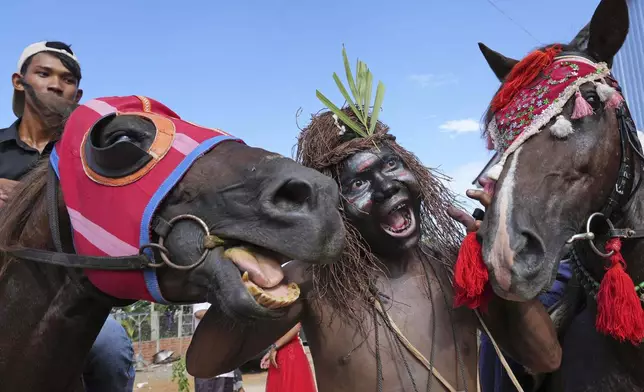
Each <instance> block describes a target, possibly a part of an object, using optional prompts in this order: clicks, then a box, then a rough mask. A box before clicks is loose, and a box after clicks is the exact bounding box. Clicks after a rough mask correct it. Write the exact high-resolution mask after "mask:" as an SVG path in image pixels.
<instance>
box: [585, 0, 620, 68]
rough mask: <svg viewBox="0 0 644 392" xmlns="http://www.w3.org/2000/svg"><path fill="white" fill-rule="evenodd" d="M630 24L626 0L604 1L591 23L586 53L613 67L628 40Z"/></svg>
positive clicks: (598, 7)
mask: <svg viewBox="0 0 644 392" xmlns="http://www.w3.org/2000/svg"><path fill="white" fill-rule="evenodd" d="M628 24H629V20H628V5H627V4H626V0H602V1H601V2H600V3H599V5H598V6H597V9H596V10H595V14H594V15H593V18H592V19H591V21H590V36H589V38H588V48H587V49H586V53H588V54H589V55H591V56H593V57H595V59H596V60H599V61H604V62H606V63H607V64H608V65H609V66H611V65H612V63H613V56H615V54H617V52H618V51H619V49H620V48H621V47H622V45H623V44H624V41H625V40H626V35H627V34H628Z"/></svg>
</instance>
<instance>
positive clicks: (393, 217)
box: [380, 202, 416, 238]
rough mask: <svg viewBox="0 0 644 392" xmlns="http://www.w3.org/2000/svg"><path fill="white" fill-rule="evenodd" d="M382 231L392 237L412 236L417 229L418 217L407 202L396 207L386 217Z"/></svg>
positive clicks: (382, 224)
mask: <svg viewBox="0 0 644 392" xmlns="http://www.w3.org/2000/svg"><path fill="white" fill-rule="evenodd" d="M384 219H385V220H386V222H385V223H381V224H380V226H381V227H382V229H383V230H384V231H385V232H386V233H387V234H389V235H390V236H392V237H397V238H403V237H407V236H409V235H411V234H412V233H413V232H414V230H415V228H416V217H415V216H414V212H413V210H412V207H411V206H410V205H409V204H408V203H407V202H402V203H400V204H398V205H397V206H395V207H394V208H392V209H391V211H389V213H388V214H387V215H385V216H384Z"/></svg>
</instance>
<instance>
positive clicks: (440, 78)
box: [409, 73, 458, 88]
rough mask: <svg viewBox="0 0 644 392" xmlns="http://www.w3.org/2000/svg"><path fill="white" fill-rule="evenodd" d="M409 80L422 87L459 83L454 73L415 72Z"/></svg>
mask: <svg viewBox="0 0 644 392" xmlns="http://www.w3.org/2000/svg"><path fill="white" fill-rule="evenodd" d="M409 80H411V81H412V82H414V83H416V84H418V85H419V86H420V87H422V88H425V87H438V86H444V85H446V84H454V83H458V78H457V77H456V76H455V75H454V74H431V73H426V74H413V75H410V76H409Z"/></svg>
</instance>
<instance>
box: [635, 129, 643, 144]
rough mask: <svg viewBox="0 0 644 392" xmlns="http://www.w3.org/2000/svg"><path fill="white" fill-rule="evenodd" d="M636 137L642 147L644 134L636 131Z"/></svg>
mask: <svg viewBox="0 0 644 392" xmlns="http://www.w3.org/2000/svg"><path fill="white" fill-rule="evenodd" d="M637 137H638V138H639V139H640V143H642V145H644V132H642V131H637Z"/></svg>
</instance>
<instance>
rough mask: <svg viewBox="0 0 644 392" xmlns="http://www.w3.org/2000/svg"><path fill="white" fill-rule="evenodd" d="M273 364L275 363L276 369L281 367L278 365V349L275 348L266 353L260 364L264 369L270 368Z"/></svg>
mask: <svg viewBox="0 0 644 392" xmlns="http://www.w3.org/2000/svg"><path fill="white" fill-rule="evenodd" d="M271 365H273V367H275V369H279V366H277V350H275V349H274V348H271V350H270V351H269V352H267V353H266V354H265V355H264V357H263V358H262V361H261V362H260V364H259V366H260V367H261V368H262V369H268V368H269V367H270V366H271Z"/></svg>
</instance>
